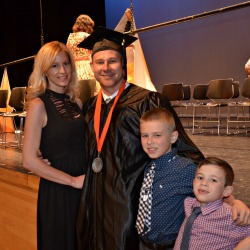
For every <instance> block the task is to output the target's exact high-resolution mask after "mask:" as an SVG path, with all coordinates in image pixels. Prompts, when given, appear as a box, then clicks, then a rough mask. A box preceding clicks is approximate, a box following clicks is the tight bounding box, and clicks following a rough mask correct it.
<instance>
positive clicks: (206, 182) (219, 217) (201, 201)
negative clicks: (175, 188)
mask: <svg viewBox="0 0 250 250" xmlns="http://www.w3.org/2000/svg"><path fill="white" fill-rule="evenodd" d="M233 180H234V172H233V169H232V167H231V166H230V165H229V164H228V163H227V162H226V161H224V160H221V159H218V158H216V157H208V158H206V159H204V160H203V161H201V162H200V164H199V165H198V168H197V171H196V173H195V178H194V181H193V190H194V194H195V197H196V198H191V197H189V198H186V199H185V203H184V206H185V214H186V218H185V220H184V222H183V224H182V226H181V229H180V232H179V235H178V238H177V240H176V244H175V247H174V250H179V249H185V250H188V249H190V250H191V249H192V250H200V249H202V250H206V249H207V250H210V249H213V250H216V249H227V250H231V249H235V250H236V249H244V250H246V249H250V226H244V227H240V226H237V225H236V224H235V221H234V220H233V219H232V211H231V207H230V206H229V205H228V204H226V203H224V202H223V198H224V197H228V196H229V195H231V194H232V192H233V186H232V185H233ZM195 207H201V213H200V214H199V215H198V217H197V218H196V219H195V220H194V222H193V224H192V228H191V234H190V238H189V243H187V245H186V246H185V247H184V242H183V243H182V239H183V232H184V228H185V225H186V222H187V219H188V217H189V216H190V215H191V213H192V211H193V209H194V208H195ZM243 239H244V240H243ZM241 240H242V242H240V241H241ZM239 242H240V243H239ZM238 243H239V244H238ZM237 244H238V245H237ZM236 245H237V247H236ZM235 247H236V248H235Z"/></svg>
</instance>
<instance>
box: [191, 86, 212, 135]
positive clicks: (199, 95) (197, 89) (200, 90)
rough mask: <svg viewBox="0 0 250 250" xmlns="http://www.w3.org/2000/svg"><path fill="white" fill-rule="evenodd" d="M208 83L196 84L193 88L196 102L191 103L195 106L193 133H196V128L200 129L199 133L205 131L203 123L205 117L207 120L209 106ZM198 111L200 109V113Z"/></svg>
mask: <svg viewBox="0 0 250 250" xmlns="http://www.w3.org/2000/svg"><path fill="white" fill-rule="evenodd" d="M207 89H208V84H196V85H195V86H194V90H193V99H194V102H192V103H191V106H192V108H193V129H192V133H193V134H195V128H196V127H197V128H198V129H199V133H202V132H203V129H204V127H203V123H204V119H205V122H206V118H207V115H206V114H207V112H208V111H209V107H208V106H207V102H208V100H209V99H208V97H207V95H206V94H207ZM204 109H206V110H207V112H206V113H205V114H204V112H203V110H204ZM197 111H200V112H199V113H198V112H197Z"/></svg>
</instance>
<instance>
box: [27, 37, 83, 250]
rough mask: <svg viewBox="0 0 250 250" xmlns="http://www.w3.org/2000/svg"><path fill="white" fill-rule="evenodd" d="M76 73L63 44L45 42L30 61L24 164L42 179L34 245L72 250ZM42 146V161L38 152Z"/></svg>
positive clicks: (77, 157) (77, 173) (79, 123)
mask: <svg viewBox="0 0 250 250" xmlns="http://www.w3.org/2000/svg"><path fill="white" fill-rule="evenodd" d="M77 84H78V81H77V73H76V68H75V64H74V59H73V56H72V54H71V53H70V51H69V49H68V48H67V47H66V45H64V44H62V43H60V42H57V41H53V42H50V43H47V44H45V45H44V46H43V47H42V48H41V49H40V51H39V52H38V54H37V55H36V58H35V62H34V69H33V72H32V74H31V76H30V79H29V86H28V93H27V98H26V99H27V103H26V108H27V117H26V121H25V129H24V134H25V135H24V143H23V166H24V167H25V168H27V169H29V170H30V171H32V172H34V173H35V174H37V175H38V176H40V177H41V179H40V186H39V194H38V210H37V237H38V243H37V244H38V248H37V249H38V250H43V249H44V250H48V249H50V250H58V249H60V250H75V249H77V248H76V242H75V239H76V236H75V234H76V232H75V221H76V214H77V209H78V203H79V198H80V192H81V188H82V186H83V181H84V176H85V175H84V174H85V165H86V159H85V150H84V146H83V144H84V140H85V138H84V134H85V133H84V131H85V130H86V125H85V122H84V118H83V116H82V112H81V106H82V104H81V101H80V100H79V99H78V98H77V97H76V89H77ZM39 151H40V152H41V153H42V156H43V158H45V159H48V160H49V162H50V164H46V162H45V161H43V160H42V159H41V158H40V157H39V156H38V154H37V152H39Z"/></svg>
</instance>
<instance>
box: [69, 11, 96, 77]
mask: <svg viewBox="0 0 250 250" xmlns="http://www.w3.org/2000/svg"><path fill="white" fill-rule="evenodd" d="M94 25H95V22H94V21H93V20H92V19H91V17H90V16H88V15H79V16H78V17H77V18H76V21H75V23H74V25H73V27H72V30H73V33H70V34H69V36H68V40H67V43H66V45H67V47H68V48H69V49H70V51H71V53H72V54H73V56H74V59H75V64H76V71H77V75H78V79H79V80H88V79H93V78H94V74H93V72H92V70H91V68H90V60H91V51H90V50H88V49H84V48H79V47H78V44H79V43H80V42H82V41H83V40H84V39H85V38H86V37H88V36H89V35H90V34H91V33H92V32H93V28H94Z"/></svg>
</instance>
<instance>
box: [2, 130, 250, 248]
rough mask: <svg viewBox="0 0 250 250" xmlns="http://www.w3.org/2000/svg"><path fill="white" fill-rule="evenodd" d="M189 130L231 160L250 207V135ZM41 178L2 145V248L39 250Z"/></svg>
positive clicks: (205, 148)
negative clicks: (30, 171)
mask: <svg viewBox="0 0 250 250" xmlns="http://www.w3.org/2000/svg"><path fill="white" fill-rule="evenodd" d="M187 133H188V134H189V136H190V138H191V139H192V140H193V141H194V142H195V144H196V145H197V146H198V147H199V148H200V150H201V151H202V152H203V153H204V155H205V156H217V157H220V158H222V159H224V160H226V161H228V162H229V163H230V164H231V165H232V167H233V168H234V171H235V175H236V176H235V183H234V187H235V189H234V195H235V197H236V198H238V199H241V200H243V201H244V202H245V203H246V204H247V205H248V206H249V207H250V195H249V193H250V185H249V174H250V157H249V152H250V135H249V134H242V135H230V136H227V135H220V136H218V135H213V134H212V135H211V134H197V135H193V134H192V133H191V128H187ZM38 185H39V178H38V177H37V176H35V175H33V174H32V173H28V172H27V171H26V170H25V169H23V168H22V152H21V150H20V149H17V148H11V147H8V148H3V147H0V207H1V209H0V225H1V227H0V249H1V250H7V249H15V250H23V249H29V250H36V202H37V190H38Z"/></svg>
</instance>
